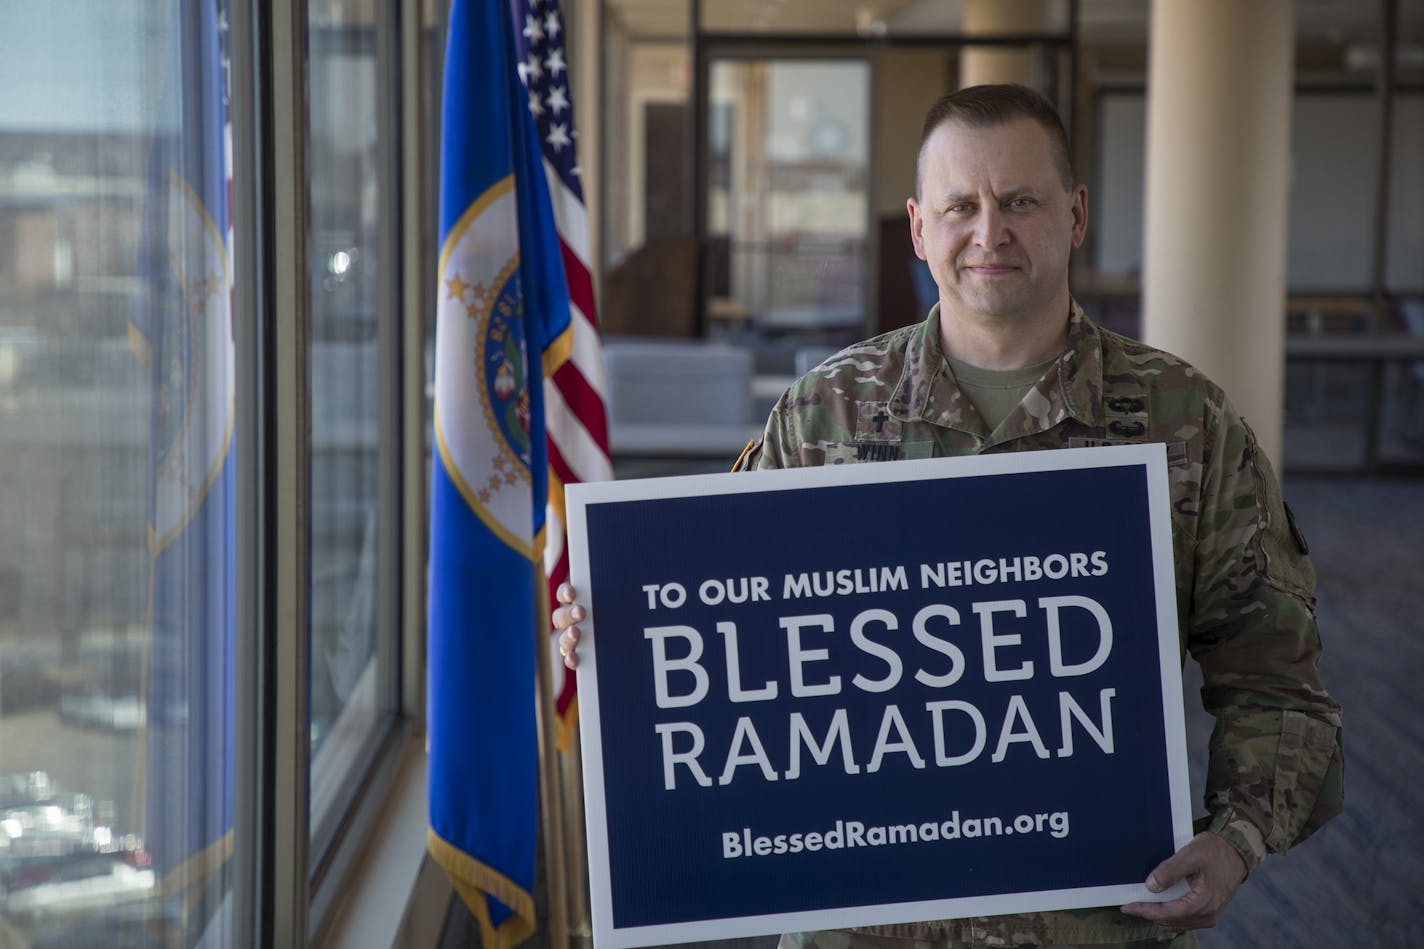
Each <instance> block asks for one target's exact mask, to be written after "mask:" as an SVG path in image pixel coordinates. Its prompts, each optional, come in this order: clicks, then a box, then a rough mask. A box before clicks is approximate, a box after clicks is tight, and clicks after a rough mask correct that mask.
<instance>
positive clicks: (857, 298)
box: [704, 60, 870, 342]
mask: <svg viewBox="0 0 1424 949" xmlns="http://www.w3.org/2000/svg"><path fill="white" fill-rule="evenodd" d="M869 93H870V66H869V64H868V63H866V62H864V61H860V60H759V61H726V60H722V61H716V62H714V63H713V64H712V70H711V94H710V105H709V112H708V123H709V125H708V130H707V131H708V134H707V142H708V152H709V154H708V173H707V177H708V185H707V189H708V190H707V230H708V241H707V245H708V246H707V250H706V257H705V260H704V266H705V267H706V276H705V279H704V286H705V288H706V293H707V313H708V319H709V323H710V324H711V325H712V326H713V327H714V328H719V326H720V328H722V329H724V330H725V331H727V332H729V333H732V334H737V333H740V332H743V331H746V330H751V331H755V332H759V333H762V334H782V335H799V336H802V337H806V336H811V337H815V338H818V339H828V340H829V339H838V338H842V337H844V338H845V341H847V342H848V341H849V340H850V338H853V337H856V335H857V334H859V333H860V332H861V330H862V328H863V327H864V324H865V300H866V292H865V279H866V266H865V263H866V262H865V257H866V247H867V242H866V228H867V222H868V212H869V190H868V187H869V186H868V180H869V129H868V125H869Z"/></svg>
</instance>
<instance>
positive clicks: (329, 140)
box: [308, 0, 392, 828]
mask: <svg viewBox="0 0 1424 949" xmlns="http://www.w3.org/2000/svg"><path fill="white" fill-rule="evenodd" d="M374 6H375V5H373V4H371V3H369V2H356V0H312V2H311V3H310V5H309V7H308V10H309V16H310V35H309V47H308V54H309V60H308V62H309V69H310V90H309V95H310V98H309V102H310V116H311V128H310V134H311V138H310V143H309V148H310V152H309V162H310V167H311V221H312V232H311V236H310V240H311V244H310V249H311V261H312V275H311V278H312V348H311V438H312V446H311V495H310V497H311V535H310V536H311V591H310V596H311V601H310V604H311V667H310V674H311V677H310V682H311V692H310V699H311V750H312V774H311V815H312V826H313V827H314V828H319V827H320V826H321V824H322V822H323V819H324V818H325V817H327V816H329V815H328V811H329V810H330V809H331V805H332V804H333V801H334V796H335V795H337V794H338V792H339V790H340V789H341V788H343V787H345V786H346V785H348V784H349V782H348V781H347V780H346V779H347V778H348V777H349V772H350V769H351V768H352V767H354V766H355V760H356V757H357V756H358V755H359V754H360V753H361V750H362V749H363V748H364V747H365V745H366V739H367V738H368V737H369V736H370V734H371V731H372V729H373V727H374V726H375V723H376V721H377V717H378V711H379V710H380V708H381V706H382V702H381V699H380V679H379V672H380V670H379V668H378V666H379V661H378V655H379V650H378V649H377V640H376V637H377V630H378V626H379V624H378V621H377V617H378V616H379V615H380V613H379V608H378V607H379V596H378V584H377V577H378V576H380V573H381V571H382V570H383V569H389V567H388V566H387V565H383V564H381V563H380V553H379V550H380V545H379V543H378V540H379V537H380V531H381V522H380V513H379V488H380V481H381V468H380V452H379V441H380V438H381V436H382V432H381V431H380V419H379V410H378V406H379V402H378V397H379V395H380V392H381V379H380V372H379V362H378V355H379V336H378V332H377V330H378V325H379V315H380V301H381V300H382V298H383V294H384V293H385V280H387V279H388V278H387V276H386V275H384V274H382V273H381V267H380V261H381V254H382V253H383V251H384V248H383V247H382V241H383V239H384V238H385V234H386V233H387V230H384V229H383V228H382V224H383V223H385V224H386V225H387V228H388V227H390V226H391V224H392V222H383V221H382V220H381V215H380V210H381V201H382V190H381V189H382V188H383V187H384V186H385V184H384V182H383V181H382V179H381V174H380V162H381V148H380V138H379V134H378V131H379V129H380V121H379V119H378V116H377V103H378V99H379V96H378V95H377V81H378V71H377V37H376V27H375V23H374V20H373V16H374V10H373V7H374Z"/></svg>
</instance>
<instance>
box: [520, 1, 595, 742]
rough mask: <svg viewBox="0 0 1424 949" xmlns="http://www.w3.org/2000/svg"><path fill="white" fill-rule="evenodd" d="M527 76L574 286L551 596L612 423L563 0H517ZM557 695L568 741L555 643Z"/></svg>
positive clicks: (559, 370)
mask: <svg viewBox="0 0 1424 949" xmlns="http://www.w3.org/2000/svg"><path fill="white" fill-rule="evenodd" d="M510 12H511V15H512V16H513V20H514V38H515V51H516V54H517V55H518V57H519V63H518V66H517V69H518V70H519V78H520V80H521V81H522V82H523V83H524V87H525V89H526V91H527V92H528V103H529V114H530V115H531V116H532V117H533V119H534V127H535V129H536V130H537V131H538V135H539V145H540V149H541V151H542V152H543V157H544V173H545V175H546V177H547V178H548V181H549V196H550V199H551V201H552V203H553V207H554V221H555V224H556V227H557V229H558V232H559V249H560V251H561V252H562V256H563V261H564V276H565V277H566V279H567V281H568V286H569V309H570V311H571V312H570V317H571V327H570V332H568V333H566V334H564V336H563V337H561V339H560V340H559V341H558V342H556V343H555V344H554V345H553V346H550V347H549V348H548V349H546V350H545V352H544V399H545V409H544V411H545V425H546V426H547V430H548V442H549V505H548V515H547V518H548V519H547V522H546V523H547V531H548V533H547V539H546V546H545V548H544V572H545V574H546V575H547V576H548V579H549V599H550V602H553V594H554V591H555V590H556V589H557V588H558V586H559V584H560V583H563V582H564V580H566V579H567V578H568V575H569V557H568V545H567V544H566V542H565V528H564V525H565V523H566V521H565V512H564V485H566V484H572V483H574V482H578V481H606V480H608V479H609V478H610V477H612V473H613V469H612V464H611V463H610V462H609V457H608V422H607V414H606V413H605V411H604V406H603V357H602V354H601V352H600V348H599V342H598V314H597V312H595V308H594V299H593V277H592V274H591V273H590V270H589V266H590V261H589V243H588V212H587V210H586V209H585V207H584V200H583V184H582V180H581V172H580V169H579V164H578V133H577V132H576V131H574V106H573V100H572V96H571V95H570V90H569V67H568V61H567V59H566V58H565V55H564V21H563V16H562V14H561V13H560V12H559V4H558V0H510ZM547 646H548V648H549V649H550V650H551V653H552V656H553V661H552V666H553V668H554V670H555V673H554V674H555V681H554V694H555V695H556V696H557V698H556V703H555V705H556V709H557V711H558V719H559V723H560V727H559V744H560V746H561V747H564V748H566V749H567V748H569V747H570V740H571V736H572V730H573V727H574V724H575V722H576V716H577V714H578V707H577V704H576V698H577V690H576V684H575V679H574V674H573V673H572V672H569V671H568V670H566V669H565V668H564V665H563V662H562V661H561V660H560V659H559V658H558V654H557V652H556V651H554V650H555V649H556V646H555V643H554V641H553V640H552V639H551V640H550V641H549V643H548V644H547Z"/></svg>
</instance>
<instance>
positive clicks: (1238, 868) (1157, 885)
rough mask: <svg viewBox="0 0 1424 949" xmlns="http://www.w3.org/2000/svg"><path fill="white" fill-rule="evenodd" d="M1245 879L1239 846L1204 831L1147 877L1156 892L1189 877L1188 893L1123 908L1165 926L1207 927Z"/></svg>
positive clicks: (1218, 917) (1224, 907)
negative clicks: (1237, 849)
mask: <svg viewBox="0 0 1424 949" xmlns="http://www.w3.org/2000/svg"><path fill="white" fill-rule="evenodd" d="M1244 879H1246V864H1245V862H1244V861H1243V860H1242V859H1241V855H1240V854H1238V853H1237V852H1236V849H1235V848H1234V847H1232V846H1231V845H1230V844H1229V843H1227V842H1226V841H1225V840H1223V839H1222V838H1221V837H1220V836H1218V835H1217V834H1213V833H1210V832H1203V833H1200V834H1197V835H1196V836H1195V837H1193V838H1192V839H1191V841H1190V842H1189V843H1188V844H1187V845H1186V846H1185V847H1183V848H1182V849H1181V850H1179V851H1177V852H1176V853H1175V854H1173V855H1172V856H1170V857H1168V858H1167V859H1166V860H1163V861H1162V862H1161V863H1159V864H1158V865H1157V868H1156V869H1155V870H1153V871H1152V872H1151V873H1150V874H1148V877H1147V888H1148V889H1149V890H1151V891H1152V892H1153V893H1161V892H1162V891H1163V890H1165V889H1167V888H1168V887H1169V886H1171V885H1172V884H1174V883H1176V882H1177V881H1178V880H1186V881H1187V886H1188V887H1190V889H1189V890H1188V892H1187V894H1186V895H1185V896H1182V897H1179V898H1177V899H1175V900H1169V901H1168V902H1166V903H1128V904H1127V905H1126V906H1124V907H1122V911H1123V912H1124V913H1127V914H1129V915H1132V916H1141V917H1142V918H1143V919H1150V920H1151V921H1152V922H1154V923H1156V924H1157V925H1159V926H1162V927H1164V928H1166V929H1206V928H1207V927H1210V926H1215V925H1216V923H1217V920H1219V919H1221V914H1222V912H1223V911H1225V909H1226V904H1227V903H1230V902H1231V897H1232V896H1234V895H1235V894H1236V888H1237V887H1239V886H1240V885H1241V881H1242V880H1244Z"/></svg>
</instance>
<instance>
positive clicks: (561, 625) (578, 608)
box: [554, 583, 588, 669]
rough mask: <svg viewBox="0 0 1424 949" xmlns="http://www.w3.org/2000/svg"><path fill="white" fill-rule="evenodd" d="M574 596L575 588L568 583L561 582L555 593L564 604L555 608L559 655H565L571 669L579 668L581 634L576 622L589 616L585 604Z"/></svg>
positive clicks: (565, 660)
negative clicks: (577, 600) (576, 600)
mask: <svg viewBox="0 0 1424 949" xmlns="http://www.w3.org/2000/svg"><path fill="white" fill-rule="evenodd" d="M574 596H575V594H574V588H573V587H571V586H569V585H568V584H567V583H561V584H559V589H558V590H557V591H555V593H554V598H555V599H557V600H558V601H559V602H560V603H562V604H564V605H563V606H561V607H559V608H558V609H556V610H554V628H555V629H557V630H559V655H561V656H563V657H564V665H566V666H568V667H569V668H570V669H577V668H578V642H579V636H580V635H581V634H580V632H579V628H578V627H577V626H575V625H574V624H575V623H578V622H581V621H582V620H583V619H584V618H585V617H587V616H588V613H587V612H585V611H584V608H583V604H581V603H578V602H575V600H574Z"/></svg>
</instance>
